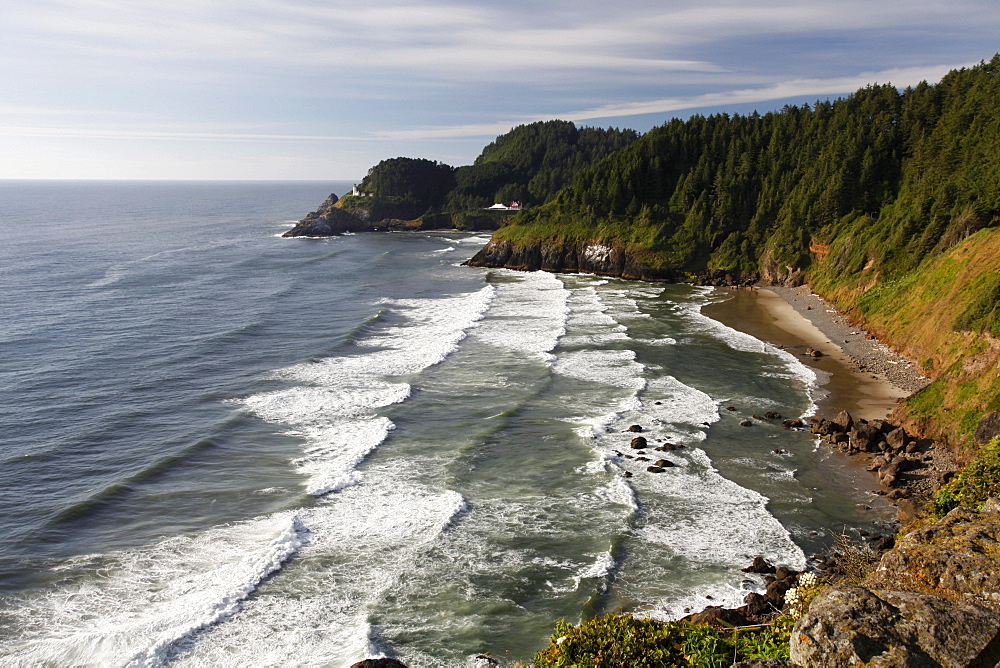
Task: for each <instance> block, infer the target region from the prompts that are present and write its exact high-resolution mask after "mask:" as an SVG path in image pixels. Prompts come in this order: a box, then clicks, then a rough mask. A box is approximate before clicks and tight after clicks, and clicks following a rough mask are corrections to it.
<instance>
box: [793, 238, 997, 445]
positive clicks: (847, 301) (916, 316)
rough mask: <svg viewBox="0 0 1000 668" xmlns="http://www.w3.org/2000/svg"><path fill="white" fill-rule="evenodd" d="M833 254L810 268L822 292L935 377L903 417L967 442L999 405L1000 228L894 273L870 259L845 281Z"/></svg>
mask: <svg viewBox="0 0 1000 668" xmlns="http://www.w3.org/2000/svg"><path fill="white" fill-rule="evenodd" d="M830 261H831V260H829V259H827V260H821V261H819V262H818V263H817V265H816V266H815V267H814V268H813V269H810V276H809V278H810V281H811V282H812V284H813V287H814V288H815V289H816V290H817V292H819V293H820V294H822V295H823V296H824V297H826V298H827V299H829V300H830V301H831V302H832V303H833V304H834V305H836V306H837V307H838V308H839V309H841V310H842V311H846V312H847V313H849V315H850V316H851V317H852V318H853V319H856V320H860V321H862V322H863V324H864V326H865V328H866V329H868V330H869V331H871V332H872V333H873V334H875V335H876V336H877V337H879V338H880V339H882V340H884V341H888V342H890V343H892V345H893V346H894V347H895V348H897V349H899V350H900V351H901V352H902V353H903V354H904V355H906V356H907V357H909V358H911V359H915V360H917V361H918V362H919V363H920V365H921V367H922V368H923V370H924V372H925V373H926V374H927V375H929V376H931V377H934V378H935V380H934V382H933V383H931V384H930V385H929V386H928V387H926V388H925V389H923V390H922V391H920V392H917V393H916V394H914V395H913V396H911V397H910V398H909V399H907V400H906V402H905V403H904V404H903V406H902V407H901V410H900V411H899V412H898V413H897V418H898V419H900V420H908V421H910V422H911V423H916V424H917V425H918V426H919V428H920V430H921V431H922V432H924V433H925V434H926V435H928V436H932V437H935V438H938V439H941V440H944V441H947V442H949V443H951V444H954V445H957V444H961V443H969V442H970V440H971V439H970V436H971V434H972V433H973V432H974V431H975V428H976V422H977V421H978V419H979V417H980V416H982V415H983V414H984V413H988V412H991V411H997V410H1000V376H998V374H997V373H996V368H997V364H998V363H1000V345H997V336H998V333H1000V307H998V306H997V300H998V299H1000V228H990V229H985V230H980V231H979V232H977V233H976V234H973V235H971V236H969V237H968V238H967V239H965V240H964V241H962V242H961V243H959V244H957V245H956V246H954V247H952V248H950V249H949V250H947V251H946V252H943V253H941V254H939V255H936V256H934V257H931V258H929V259H928V260H926V261H925V262H923V263H922V264H921V265H920V266H919V267H918V268H917V269H914V270H912V271H909V272H905V273H898V274H895V275H892V276H884V275H881V274H880V273H879V272H878V270H877V269H875V268H874V265H872V264H870V263H869V264H868V265H866V267H865V268H863V269H861V270H860V271H859V272H858V273H857V274H855V275H853V276H851V277H850V279H849V280H846V281H845V280H844V278H843V276H840V277H836V276H834V274H833V272H829V271H827V270H826V268H825V267H824V263H825V262H830Z"/></svg>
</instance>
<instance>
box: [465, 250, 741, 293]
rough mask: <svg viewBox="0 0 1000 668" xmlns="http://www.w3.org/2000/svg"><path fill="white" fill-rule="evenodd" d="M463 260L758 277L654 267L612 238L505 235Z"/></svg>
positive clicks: (531, 267)
mask: <svg viewBox="0 0 1000 668" xmlns="http://www.w3.org/2000/svg"><path fill="white" fill-rule="evenodd" d="M465 264H466V265H468V266H471V267H504V268H507V269H518V270H521V271H538V270H541V271H551V272H562V273H582V274H597V275H599V276H615V277H618V278H624V279H628V280H639V281H660V282H669V283H692V282H693V283H698V284H703V285H747V284H751V283H755V282H756V281H757V280H758V278H759V277H758V276H756V275H751V276H746V275H742V274H735V273H732V272H727V271H722V270H706V271H701V272H696V273H688V272H683V271H678V270H674V269H663V268H659V267H654V266H652V265H650V264H649V262H647V261H646V260H645V259H644V257H643V255H642V253H641V252H640V251H639V250H638V249H633V248H630V247H628V246H626V245H623V244H621V243H618V242H615V241H608V242H604V241H590V240H587V241H576V240H566V241H561V242H552V243H547V244H531V245H520V244H517V243H515V242H512V241H509V240H506V239H493V240H492V241H490V242H489V243H488V244H486V246H485V247H483V249H482V250H480V251H479V252H478V253H476V255H475V256H474V257H473V258H472V259H471V260H468V261H466V262H465Z"/></svg>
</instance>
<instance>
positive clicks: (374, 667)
mask: <svg viewBox="0 0 1000 668" xmlns="http://www.w3.org/2000/svg"><path fill="white" fill-rule="evenodd" d="M351 668H406V664H405V663H403V662H402V661H397V660H396V659H389V658H386V657H382V658H381V659H365V660H364V661H358V662H357V663H353V664H351Z"/></svg>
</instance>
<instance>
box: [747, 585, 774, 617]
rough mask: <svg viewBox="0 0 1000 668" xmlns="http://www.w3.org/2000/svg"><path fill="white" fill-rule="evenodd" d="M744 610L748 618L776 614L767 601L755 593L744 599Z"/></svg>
mask: <svg viewBox="0 0 1000 668" xmlns="http://www.w3.org/2000/svg"><path fill="white" fill-rule="evenodd" d="M743 603H744V605H743V609H744V611H746V615H747V616H748V617H760V616H761V615H765V614H767V613H769V612H774V608H772V607H771V604H770V603H768V602H767V599H766V598H764V597H763V596H761V595H760V594H758V593H757V592H755V591H752V592H750V593H749V594H747V595H746V598H744V599H743Z"/></svg>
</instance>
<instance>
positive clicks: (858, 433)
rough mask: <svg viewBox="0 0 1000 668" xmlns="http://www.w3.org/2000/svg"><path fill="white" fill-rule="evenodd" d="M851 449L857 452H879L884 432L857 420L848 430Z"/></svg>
mask: <svg viewBox="0 0 1000 668" xmlns="http://www.w3.org/2000/svg"><path fill="white" fill-rule="evenodd" d="M848 436H850V441H849V443H850V446H851V450H853V451H855V452H879V451H880V450H881V448H880V447H879V446H880V445H881V443H882V432H881V431H879V430H878V429H876V428H875V427H874V426H872V425H870V424H868V423H866V422H857V423H855V424H854V427H853V428H852V429H851V430H850V431H849V432H848Z"/></svg>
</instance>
